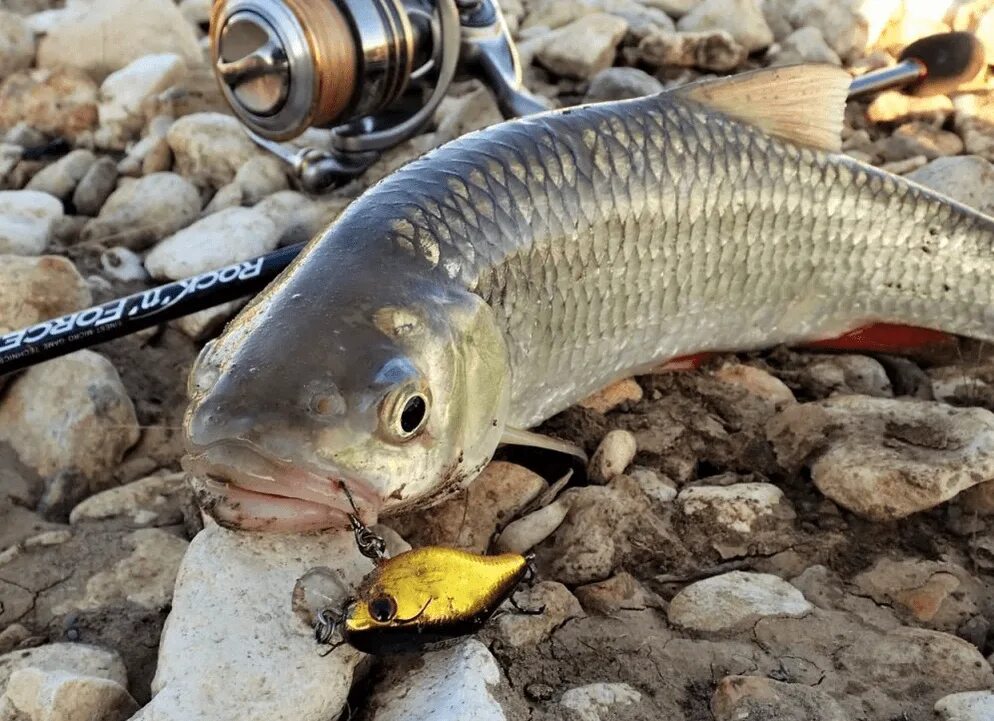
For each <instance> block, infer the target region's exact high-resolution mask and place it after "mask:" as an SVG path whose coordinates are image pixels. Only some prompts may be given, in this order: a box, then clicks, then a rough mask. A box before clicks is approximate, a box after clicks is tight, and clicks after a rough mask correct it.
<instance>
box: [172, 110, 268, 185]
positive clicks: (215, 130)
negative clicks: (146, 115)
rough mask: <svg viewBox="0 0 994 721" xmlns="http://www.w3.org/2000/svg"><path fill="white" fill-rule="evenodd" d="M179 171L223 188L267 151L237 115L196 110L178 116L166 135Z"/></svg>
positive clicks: (202, 181)
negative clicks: (240, 169)
mask: <svg viewBox="0 0 994 721" xmlns="http://www.w3.org/2000/svg"><path fill="white" fill-rule="evenodd" d="M166 139H167V140H168V142H169V147H170V148H171V149H172V151H173V156H174V157H175V164H176V171H177V172H178V173H180V174H181V175H182V176H184V177H186V178H189V179H190V180H192V181H193V182H194V183H196V184H197V185H199V186H201V187H207V188H215V189H216V188H220V187H221V186H223V185H227V184H228V183H230V182H231V181H232V180H234V179H235V174H236V173H237V172H238V169H239V168H240V167H242V165H244V164H245V163H247V162H248V161H249V160H251V159H252V158H254V157H257V156H260V155H262V153H263V151H262V150H261V149H260V148H259V147H258V146H257V145H256V144H255V143H253V142H252V141H251V140H250V139H249V137H248V135H246V134H245V131H244V129H243V127H242V125H241V123H239V122H238V120H236V119H235V118H234V117H233V116H231V115H222V114H221V113H210V112H206V113H194V114H192V115H187V116H185V117H182V118H180V119H178V120H177V121H176V122H174V123H173V124H172V125H171V126H170V127H169V132H168V133H167V134H166Z"/></svg>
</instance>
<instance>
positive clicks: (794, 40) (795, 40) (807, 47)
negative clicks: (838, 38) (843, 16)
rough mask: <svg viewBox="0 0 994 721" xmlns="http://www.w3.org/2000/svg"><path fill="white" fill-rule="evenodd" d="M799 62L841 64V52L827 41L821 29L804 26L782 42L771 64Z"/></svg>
mask: <svg viewBox="0 0 994 721" xmlns="http://www.w3.org/2000/svg"><path fill="white" fill-rule="evenodd" d="M798 63H831V64H832V65H841V64H842V60H841V59H840V58H839V54H838V53H836V52H835V51H834V50H833V49H832V48H830V47H829V46H828V43H826V42H825V38H824V37H823V36H822V34H821V30H819V29H818V28H813V27H803V28H800V29H798V30H795V31H794V32H792V33H791V34H790V35H788V36H787V37H786V38H784V40H783V42H781V43H780V48H779V49H778V50H777V52H776V53H773V54H772V57H771V62H770V65H795V64H798Z"/></svg>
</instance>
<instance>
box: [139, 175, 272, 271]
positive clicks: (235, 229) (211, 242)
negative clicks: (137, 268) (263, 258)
mask: <svg viewBox="0 0 994 721" xmlns="http://www.w3.org/2000/svg"><path fill="white" fill-rule="evenodd" d="M150 177H151V176H150ZM279 238H280V236H279V231H277V229H276V226H275V225H274V224H273V222H272V221H271V220H270V219H269V218H267V217H266V216H265V214H263V213H261V212H259V211H258V210H255V209H254V208H227V209H225V210H222V211H220V212H218V213H215V214H214V215H208V216H207V217H206V218H203V219H201V220H198V221H197V222H196V223H194V224H193V225H191V226H190V227H189V228H184V229H183V230H181V231H179V232H178V233H176V234H174V235H172V236H170V237H169V238H166V239H165V240H163V241H162V242H161V243H159V244H158V245H156V246H155V248H153V249H152V250H151V251H150V252H149V254H148V255H147V256H146V257H145V268H146V269H147V270H148V272H149V273H150V274H151V275H152V277H153V278H167V279H170V280H179V279H181V278H187V277H189V276H191V275H196V274H197V273H204V272H207V271H209V270H216V269H217V268H221V267H223V266H226V265H230V264H232V263H237V262H239V261H243V260H249V259H251V258H255V257H257V256H260V255H263V254H264V253H268V252H269V251H271V250H274V249H275V248H276V245H277V243H278V242H279Z"/></svg>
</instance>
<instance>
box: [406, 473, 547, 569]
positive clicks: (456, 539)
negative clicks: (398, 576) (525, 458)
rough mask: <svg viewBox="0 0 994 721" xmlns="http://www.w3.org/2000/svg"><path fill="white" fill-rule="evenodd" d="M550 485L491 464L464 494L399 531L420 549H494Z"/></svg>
mask: <svg viewBox="0 0 994 721" xmlns="http://www.w3.org/2000/svg"><path fill="white" fill-rule="evenodd" d="M547 487H548V484H547V483H546V482H545V479H543V478H542V477H541V476H539V475H538V474H537V473H534V472H532V471H530V470H528V469H527V468H524V467H522V466H518V465H515V464H513V463H507V462H505V461H491V462H490V463H489V464H487V467H486V468H484V469H483V471H482V472H481V473H480V475H479V476H477V477H476V478H475V479H474V480H473V481H472V483H470V484H469V486H468V487H467V488H466V490H465V491H464V492H463V493H460V494H458V495H456V496H454V497H453V498H451V499H449V500H447V501H445V502H443V503H441V504H439V505H437V506H435V507H433V508H431V509H429V510H428V511H427V512H425V513H413V514H410V516H408V518H407V523H404V522H403V521H402V520H401V519H398V521H397V523H396V524H395V526H396V529H397V531H398V532H399V533H400V534H401V535H402V536H404V537H405V538H408V539H410V540H411V541H412V542H414V543H415V544H416V545H422V546H428V545H434V546H454V547H456V548H461V549H464V550H467V551H473V552H475V553H483V552H484V551H486V550H487V549H488V548H489V547H490V539H491V538H492V537H493V535H494V532H495V531H496V530H497V529H498V528H499V527H501V526H503V525H504V524H506V523H507V522H508V521H510V520H511V519H512V518H514V517H515V516H516V515H517V514H518V512H519V511H520V510H521V509H522V508H524V507H525V506H527V505H528V504H529V503H531V502H532V501H533V500H534V499H535V498H537V497H538V495H539V494H540V493H542V492H543V491H544V490H546V488H547Z"/></svg>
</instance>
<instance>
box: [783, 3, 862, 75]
mask: <svg viewBox="0 0 994 721" xmlns="http://www.w3.org/2000/svg"><path fill="white" fill-rule="evenodd" d="M787 18H788V19H789V20H790V22H791V24H793V26H794V27H796V28H801V27H814V28H818V30H820V31H821V34H822V36H823V37H824V38H825V42H827V43H828V45H829V47H831V48H832V49H833V50H834V51H835V53H836V54H837V55H838V56H839V57H840V58H842V60H844V61H846V62H848V61H849V60H852V59H853V58H854V57H855V56H856V55H857V54H861V53H862V52H863V50H864V49H865V48H866V41H867V37H868V26H867V23H866V21H865V20H864V19H863V18H861V17H859V14H858V13H857V12H856V10H855V4H851V3H844V2H835V1H834V0H797V2H795V3H793V4H792V5H790V6H789V9H788V13H787Z"/></svg>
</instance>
